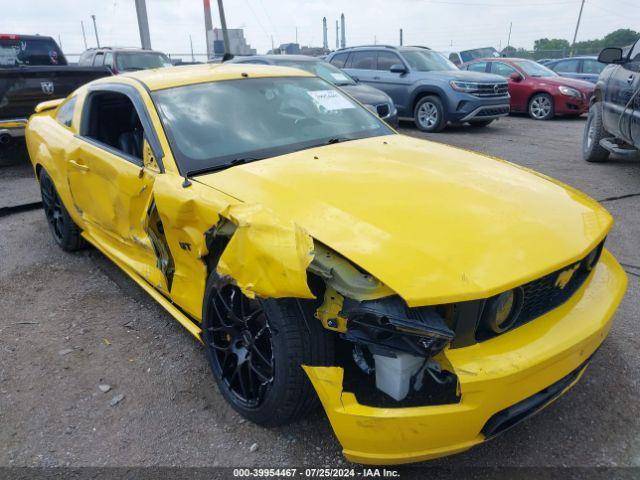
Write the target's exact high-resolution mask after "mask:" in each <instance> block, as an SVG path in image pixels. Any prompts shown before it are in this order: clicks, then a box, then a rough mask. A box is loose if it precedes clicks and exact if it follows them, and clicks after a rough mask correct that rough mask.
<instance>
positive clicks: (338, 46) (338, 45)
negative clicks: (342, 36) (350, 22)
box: [336, 20, 340, 50]
mask: <svg viewBox="0 0 640 480" xmlns="http://www.w3.org/2000/svg"><path fill="white" fill-rule="evenodd" d="M338 31H339V29H338V20H336V50H337V49H338V48H340V43H339V42H338Z"/></svg>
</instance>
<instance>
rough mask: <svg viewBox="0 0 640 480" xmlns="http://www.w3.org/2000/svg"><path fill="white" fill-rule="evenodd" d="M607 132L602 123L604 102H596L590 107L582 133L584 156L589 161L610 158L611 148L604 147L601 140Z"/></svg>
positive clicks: (598, 161)
mask: <svg viewBox="0 0 640 480" xmlns="http://www.w3.org/2000/svg"><path fill="white" fill-rule="evenodd" d="M606 136H607V132H606V131H605V130H604V127H603V125H602V103H600V102H595V103H594V104H593V105H591V107H590V108H589V116H588V117H587V123H586V124H585V126H584V133H583V135H582V158H584V159H585V160H586V161H587V162H592V163H601V162H606V161H607V160H609V150H607V149H605V148H602V146H601V145H600V140H602V139H603V138H606Z"/></svg>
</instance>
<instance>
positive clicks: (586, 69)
mask: <svg viewBox="0 0 640 480" xmlns="http://www.w3.org/2000/svg"><path fill="white" fill-rule="evenodd" d="M604 67H605V65H604V63H600V62H598V61H597V60H591V59H585V60H583V61H582V73H594V74H596V75H600V72H601V71H602V70H603V69H604Z"/></svg>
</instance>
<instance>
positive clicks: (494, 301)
mask: <svg viewBox="0 0 640 480" xmlns="http://www.w3.org/2000/svg"><path fill="white" fill-rule="evenodd" d="M522 297H523V295H522V290H521V289H520V288H516V289H513V290H509V291H507V292H503V293H501V294H499V295H496V296H495V297H492V298H490V299H489V300H487V303H486V305H485V307H484V312H483V313H482V323H483V324H484V326H485V327H487V328H488V329H489V330H491V331H492V332H494V333H502V332H505V331H507V330H509V329H510V328H511V327H512V326H513V324H514V323H515V322H516V320H517V319H518V315H519V314H520V309H521V308H522Z"/></svg>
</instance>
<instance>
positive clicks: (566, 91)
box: [558, 85, 582, 98]
mask: <svg viewBox="0 0 640 480" xmlns="http://www.w3.org/2000/svg"><path fill="white" fill-rule="evenodd" d="M558 90H560V93H561V94H563V95H567V96H568V97H577V98H580V97H582V95H581V94H580V92H579V91H578V90H576V89H575V88H571V87H565V86H564V85H562V86H561V87H559V88H558Z"/></svg>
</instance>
